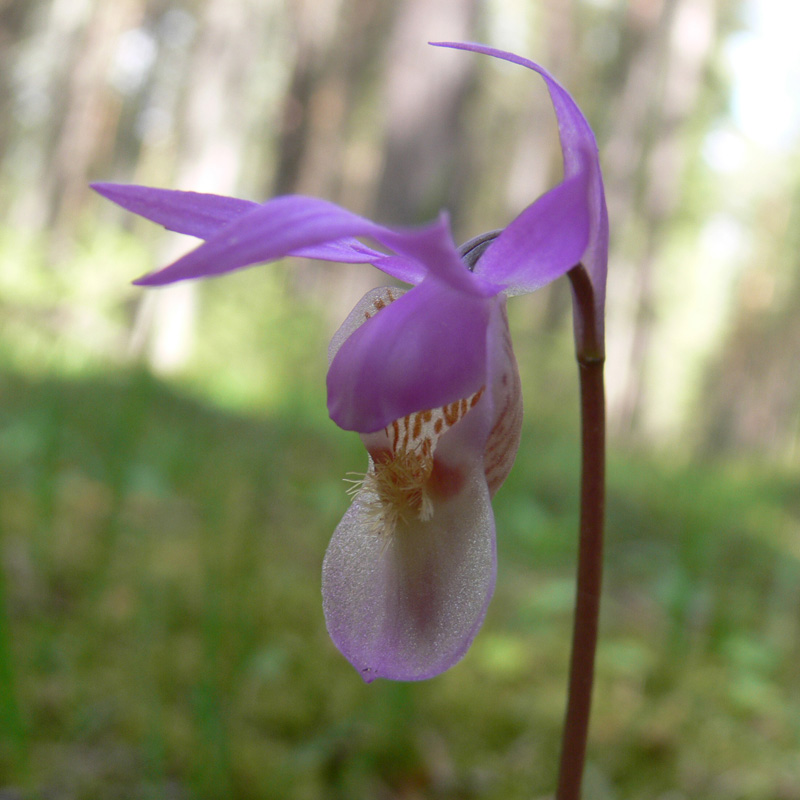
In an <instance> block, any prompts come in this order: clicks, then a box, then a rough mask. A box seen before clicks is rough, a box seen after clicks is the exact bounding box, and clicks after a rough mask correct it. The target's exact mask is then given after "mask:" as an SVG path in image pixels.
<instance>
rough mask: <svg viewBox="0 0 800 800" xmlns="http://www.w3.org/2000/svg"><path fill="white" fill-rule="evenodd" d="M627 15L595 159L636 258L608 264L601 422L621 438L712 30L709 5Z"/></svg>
mask: <svg viewBox="0 0 800 800" xmlns="http://www.w3.org/2000/svg"><path fill="white" fill-rule="evenodd" d="M629 15H630V20H629V31H630V34H631V36H632V38H633V40H634V42H636V44H635V45H634V49H633V51H632V53H631V56H630V61H629V63H628V65H627V68H626V69H625V72H624V74H625V75H626V76H627V77H626V80H625V84H624V86H623V88H622V91H621V94H620V96H619V97H618V98H617V100H616V108H615V110H614V113H613V118H614V120H615V124H614V128H613V131H612V133H611V135H610V137H609V141H608V143H607V145H606V148H605V152H604V161H605V165H606V175H607V176H608V181H607V190H608V202H609V215H610V217H611V219H612V220H613V221H614V224H615V227H616V230H617V238H618V239H619V238H621V237H622V236H624V237H625V238H629V240H630V241H638V246H637V248H636V250H635V252H631V253H628V254H625V255H624V256H623V259H622V260H621V263H620V261H618V262H617V263H616V264H615V271H614V275H613V281H612V284H611V286H610V295H609V301H610V309H611V313H610V314H609V323H610V324H609V351H610V352H609V354H610V361H611V365H612V369H613V370H615V371H616V376H615V380H612V381H611V387H612V388H611V390H610V392H609V401H610V402H609V406H610V414H609V416H610V419H611V421H612V424H613V426H614V427H615V428H616V429H617V431H619V432H622V433H632V432H635V431H636V430H637V429H638V428H639V426H640V423H641V413H642V410H643V408H644V407H645V405H646V403H647V398H646V387H647V380H646V378H647V359H648V354H649V343H650V337H651V334H652V327H653V324H654V321H655V319H656V316H657V314H658V308H659V298H658V297H657V294H656V288H655V281H654V274H653V271H654V265H655V263H656V261H657V258H656V257H657V253H658V251H659V249H660V247H661V245H662V244H663V242H664V234H665V229H666V226H667V224H668V223H669V221H670V220H671V218H672V216H673V214H674V212H675V210H676V207H677V204H678V201H679V199H680V194H681V190H682V188H683V172H684V169H685V166H686V160H687V157H688V152H687V148H688V142H687V131H686V127H685V126H686V122H687V120H688V119H689V117H690V115H691V114H692V113H693V112H694V110H695V108H696V104H697V101H698V98H699V96H700V88H701V86H702V85H703V78H704V74H705V70H706V68H707V66H708V61H709V59H710V57H711V55H712V46H713V44H714V42H715V40H716V34H717V24H718V17H717V8H716V2H715V0H651V1H650V2H640V3H636V4H633V5H632V6H631V7H630V10H629ZM614 387H615V388H616V391H614Z"/></svg>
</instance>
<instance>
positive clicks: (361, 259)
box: [92, 183, 424, 283]
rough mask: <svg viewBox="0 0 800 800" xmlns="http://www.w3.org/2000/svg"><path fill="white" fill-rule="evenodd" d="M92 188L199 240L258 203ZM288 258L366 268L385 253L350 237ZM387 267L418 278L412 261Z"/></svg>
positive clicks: (197, 194)
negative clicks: (357, 265)
mask: <svg viewBox="0 0 800 800" xmlns="http://www.w3.org/2000/svg"><path fill="white" fill-rule="evenodd" d="M92 188H93V189H94V190H95V191H96V192H98V194H101V195H102V196H103V197H105V198H106V199H108V200H111V201H112V202H114V203H116V204H117V205H118V206H121V207H122V208H125V209H127V210H128V211H132V212H133V213H134V214H138V215H139V216H140V217H144V218H145V219H149V220H151V221H152V222H155V223H157V224H159V225H163V226H164V227H165V228H167V230H171V231H175V232H176V233H184V234H187V235H189V236H197V237H198V238H199V239H209V238H210V237H212V236H214V235H215V234H216V233H218V232H219V231H220V230H222V229H223V228H224V227H225V226H226V225H227V224H228V223H230V222H232V221H233V220H235V219H237V218H239V217H243V216H244V215H245V214H248V213H250V212H252V211H254V210H256V209H257V208H259V207H260V206H259V204H258V203H254V202H252V201H250V200H238V199H236V198H235V197H222V196H220V195H216V194H202V193H200V192H180V191H174V190H172V189H154V188H152V187H149V186H131V185H126V184H120V183H94V184H92ZM290 255H293V256H300V257H302V258H315V259H319V260H321V261H337V262H339V263H343V264H372V263H374V262H376V261H383V260H384V259H385V258H387V256H386V254H385V253H382V252H381V251H379V250H375V249H374V248H372V247H368V246H367V245H365V244H362V243H361V242H359V241H358V240H357V239H353V238H343V239H339V240H338V241H333V242H326V243H323V244H316V245H312V246H309V247H302V248H300V249H298V250H296V251H295V252H293V253H291V254H290ZM387 267H389V269H387V270H386V271H389V270H391V271H390V274H391V275H394V276H395V277H398V278H400V280H404V281H406V282H408V283H415V282H418V281H420V280H422V275H423V274H424V273H423V270H422V269H421V268H420V266H419V265H418V264H416V262H414V261H413V260H409V259H407V258H403V257H401V256H393V257H392V261H391V262H388V263H387Z"/></svg>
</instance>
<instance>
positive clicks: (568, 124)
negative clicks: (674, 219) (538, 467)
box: [431, 42, 608, 340]
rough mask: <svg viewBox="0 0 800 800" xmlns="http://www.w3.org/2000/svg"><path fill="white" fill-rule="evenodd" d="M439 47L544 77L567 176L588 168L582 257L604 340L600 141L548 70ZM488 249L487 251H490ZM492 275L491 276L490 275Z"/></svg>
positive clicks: (491, 51)
mask: <svg viewBox="0 0 800 800" xmlns="http://www.w3.org/2000/svg"><path fill="white" fill-rule="evenodd" d="M431 44H433V45H434V46H436V47H450V48H453V49H455V50H469V51H471V52H475V53H483V54H484V55H488V56H493V57H494V58H499V59H502V60H504V61H510V62H511V63H513V64H519V65H520V66H523V67H527V68H528V69H531V70H533V71H534V72H537V73H539V75H541V76H542V78H544V80H545V82H546V83H547V88H548V90H549V92H550V98H551V99H552V101H553V107H554V109H555V112H556V117H557V119H558V129H559V135H560V137H561V148H562V152H563V156H564V177H565V178H570V177H572V176H573V175H576V174H578V173H580V172H582V171H583V170H586V169H587V168H588V173H589V174H588V197H587V202H588V204H589V216H590V232H589V242H588V244H587V246H586V251H585V252H584V254H583V257H582V259H581V261H582V263H583V265H584V267H585V268H586V270H587V272H588V274H589V277H590V279H591V281H592V286H593V288H594V292H595V300H596V304H597V309H596V310H597V314H596V318H597V325H598V326H599V327H600V328H601V330H600V331H599V333H600V334H601V340H602V325H603V308H604V305H605V286H606V272H607V268H608V211H607V209H606V201H605V192H604V189H603V177H602V174H601V171H600V162H599V159H598V155H597V142H596V141H595V138H594V134H593V133H592V129H591V128H590V127H589V123H588V122H587V121H586V118H585V117H584V116H583V113H582V112H581V110H580V109H579V108H578V106H577V104H576V103H575V101H574V100H573V99H572V97H571V96H570V95H569V93H568V92H567V91H566V90H565V89H564V88H563V87H562V86H561V85H560V84H559V83H558V82H557V81H556V80H555V78H553V76H552V75H550V73H549V72H547V71H546V70H545V69H543V68H542V67H540V66H539V65H538V64H536V63H534V62H533V61H529V60H528V59H527V58H522V57H521V56H518V55H515V54H513V53H508V52H506V51H504V50H497V49H495V48H493V47H486V46H485V45H480V44H473V43H461V42H431ZM487 252H488V251H487ZM487 277H491V276H487Z"/></svg>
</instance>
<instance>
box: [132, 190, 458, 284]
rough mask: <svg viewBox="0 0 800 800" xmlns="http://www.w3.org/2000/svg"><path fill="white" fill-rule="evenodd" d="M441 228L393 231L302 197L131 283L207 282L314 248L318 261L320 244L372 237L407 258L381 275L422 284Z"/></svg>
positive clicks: (248, 218)
mask: <svg viewBox="0 0 800 800" xmlns="http://www.w3.org/2000/svg"><path fill="white" fill-rule="evenodd" d="M444 228H446V222H445V221H439V222H437V223H434V224H432V225H430V226H428V227H427V228H420V229H415V230H407V231H405V230H393V229H391V228H387V227H384V226H383V225H378V224H377V223H375V222H371V221H370V220H368V219H365V218H364V217H360V216H359V215H358V214H353V213H352V212H350V211H347V210H346V209H343V208H340V207H339V206H337V205H335V204H333V203H329V202H327V201H325V200H319V199H317V198H313V197H303V196H300V195H289V196H285V197H276V198H274V199H272V200H269V201H268V202H266V203H263V204H262V205H259V206H256V208H254V209H252V210H251V211H249V212H248V213H246V214H243V215H241V216H239V217H237V218H236V219H234V220H233V221H232V222H230V223H229V224H227V225H225V226H224V227H223V228H221V229H219V230H217V231H216V232H215V233H214V234H213V235H212V236H210V237H209V239H208V240H207V241H206V242H205V243H204V244H202V245H200V246H199V247H198V248H196V249H195V250H193V251H192V252H190V253H187V254H186V255H185V256H183V258H180V259H178V260H177V261H175V262H174V263H173V264H170V265H169V266H168V267H165V268H164V269H162V270H159V271H158V272H154V273H151V274H149V275H145V276H144V277H143V278H139V279H138V280H137V281H134V283H136V284H138V285H142V286H161V285H164V284H169V283H175V282H176V281H182V280H190V279H193V278H210V277H215V276H217V275H223V274H225V273H228V272H233V271H234V270H237V269H241V268H242V267H247V266H250V265H252V264H258V263H262V262H265V261H274V260H275V259H278V258H283V257H284V256H287V255H291V254H295V253H298V252H302V251H304V250H305V251H306V252H308V249H309V248H318V249H317V251H316V252H317V257H320V256H319V253H320V252H322V251H321V250H320V249H319V248H321V247H322V246H323V245H326V244H330V243H338V242H340V241H341V240H347V239H348V238H349V237H356V236H366V237H370V238H372V239H374V240H375V241H377V242H378V243H380V244H382V245H384V246H386V247H387V248H390V249H392V250H394V251H395V252H396V253H397V254H399V255H401V256H406V258H404V259H401V260H400V261H397V260H394V261H389V262H387V263H386V264H385V266H384V267H382V268H383V269H384V271H385V272H388V273H389V274H392V275H393V274H394V273H393V271H392V268H393V266H398V267H400V269H399V270H398V271H399V276H398V277H400V279H401V280H408V279H409V277H414V278H416V279H421V277H422V275H423V274H424V267H423V264H424V263H425V252H426V250H427V246H428V245H427V239H428V236H429V234H430V231H432V230H440V229H441V230H443V229H444ZM375 252H376V253H378V251H375ZM331 255H336V254H331ZM383 255H384V254H380V255H379V257H378V259H379V260H380V259H381V258H382V256H383ZM420 255H421V256H422V257H421V258H420ZM359 258H360V256H359Z"/></svg>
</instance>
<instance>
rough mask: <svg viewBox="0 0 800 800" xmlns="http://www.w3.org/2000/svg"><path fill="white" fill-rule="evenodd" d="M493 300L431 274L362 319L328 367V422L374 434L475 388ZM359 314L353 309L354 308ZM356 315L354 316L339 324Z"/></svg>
mask: <svg viewBox="0 0 800 800" xmlns="http://www.w3.org/2000/svg"><path fill="white" fill-rule="evenodd" d="M462 270H463V272H464V273H465V274H466V275H469V273H468V272H467V270H464V269H463V267H462ZM491 303H492V299H491V298H485V297H481V296H479V295H475V294H469V293H466V292H463V291H459V290H457V289H454V288H453V287H452V286H449V285H448V284H446V283H444V282H443V281H440V280H438V279H436V278H433V277H429V278H427V279H426V280H424V281H423V282H422V283H421V284H420V285H419V286H417V287H416V288H414V289H412V290H410V291H409V292H408V293H406V294H404V295H403V296H402V297H401V298H400V299H398V300H396V301H395V302H393V303H392V304H391V305H389V306H387V307H386V308H384V309H383V310H382V311H381V312H380V313H379V314H377V315H376V316H374V317H372V318H371V319H368V320H366V321H365V322H364V323H363V324H362V325H361V326H360V327H358V328H357V329H356V330H354V331H353V333H352V334H350V335H349V336H348V337H347V339H346V340H345V341H344V342H343V343H342V345H341V347H340V348H339V350H338V352H336V355H335V356H334V358H333V361H332V362H331V366H330V370H329V371H328V411H329V413H330V416H331V418H332V419H333V421H334V422H335V423H336V424H337V425H339V426H340V427H341V428H344V429H345V430H354V431H359V432H360V433H371V432H373V431H378V430H380V429H381V428H384V427H386V426H387V425H389V424H390V423H391V422H393V421H394V420H396V419H400V418H401V417H404V416H406V415H407V414H411V413H413V412H416V411H421V410H424V409H428V408H437V407H439V406H443V405H445V404H446V403H451V402H454V401H456V400H460V399H461V398H463V397H468V396H469V395H471V394H472V393H473V392H476V391H477V390H478V389H480V387H481V386H482V385H483V383H484V381H485V380H486V374H485V373H486V329H487V324H488V318H489V311H490V308H491ZM360 313H361V312H360V310H359V308H358V307H357V308H356V310H355V312H354V314H356V315H360ZM360 321H361V318H359V319H357V320H354V318H353V315H352V314H351V316H350V317H349V318H348V319H347V320H346V321H345V323H344V325H343V327H346V328H347V329H350V328H352V327H354V323H358V322H360ZM335 338H336V339H338V338H339V337H338V335H337V337H335Z"/></svg>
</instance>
